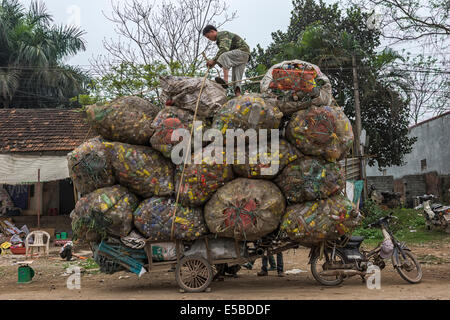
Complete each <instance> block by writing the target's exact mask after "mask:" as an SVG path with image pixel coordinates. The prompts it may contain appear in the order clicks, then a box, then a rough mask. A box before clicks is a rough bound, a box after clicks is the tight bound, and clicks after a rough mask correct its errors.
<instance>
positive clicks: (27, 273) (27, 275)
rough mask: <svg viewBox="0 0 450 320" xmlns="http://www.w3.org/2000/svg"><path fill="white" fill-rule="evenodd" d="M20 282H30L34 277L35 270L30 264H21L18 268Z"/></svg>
mask: <svg viewBox="0 0 450 320" xmlns="http://www.w3.org/2000/svg"><path fill="white" fill-rule="evenodd" d="M17 275H18V280H17V282H18V283H27V282H30V281H31V279H33V277H34V270H33V269H32V268H31V267H30V266H21V267H19V269H18V270H17Z"/></svg>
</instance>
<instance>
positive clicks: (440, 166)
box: [367, 113, 450, 179]
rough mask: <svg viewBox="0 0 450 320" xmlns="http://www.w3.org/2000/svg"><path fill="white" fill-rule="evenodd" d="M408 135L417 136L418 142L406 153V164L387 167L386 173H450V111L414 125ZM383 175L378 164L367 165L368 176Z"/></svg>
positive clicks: (399, 175) (398, 176) (395, 176)
mask: <svg viewBox="0 0 450 320" xmlns="http://www.w3.org/2000/svg"><path fill="white" fill-rule="evenodd" d="M408 136H409V137H417V142H416V143H415V144H414V145H413V149H412V152H411V153H409V154H407V155H405V158H404V161H405V165H403V166H393V167H389V168H386V172H385V173H384V175H387V176H394V179H397V178H401V177H403V176H407V175H416V174H422V173H429V172H436V173H437V174H438V175H449V174H450V148H449V142H450V113H448V114H446V115H443V116H442V117H439V118H436V119H434V120H431V121H427V122H424V123H422V124H419V125H417V126H414V127H412V128H411V129H410V132H409V134H408ZM422 160H426V168H422V166H421V161H422ZM381 175H383V173H382V172H380V171H379V170H378V168H377V166H374V167H369V166H368V167H367V176H381Z"/></svg>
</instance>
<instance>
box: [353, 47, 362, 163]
mask: <svg viewBox="0 0 450 320" xmlns="http://www.w3.org/2000/svg"><path fill="white" fill-rule="evenodd" d="M352 67H353V88H354V95H355V124H356V130H355V131H354V134H355V149H356V150H355V153H356V156H357V157H359V156H361V149H360V148H361V141H360V137H361V104H360V102H359V84H358V71H357V70H356V57H355V55H353V56H352Z"/></svg>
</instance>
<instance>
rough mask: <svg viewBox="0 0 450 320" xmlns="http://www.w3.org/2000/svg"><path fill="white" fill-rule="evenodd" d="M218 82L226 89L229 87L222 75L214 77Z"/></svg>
mask: <svg viewBox="0 0 450 320" xmlns="http://www.w3.org/2000/svg"><path fill="white" fill-rule="evenodd" d="M214 80H215V81H216V82H217V83H218V84H221V85H222V87H223V88H224V89H228V84H227V83H226V82H225V80H223V79H222V78H221V77H216V78H215V79H214Z"/></svg>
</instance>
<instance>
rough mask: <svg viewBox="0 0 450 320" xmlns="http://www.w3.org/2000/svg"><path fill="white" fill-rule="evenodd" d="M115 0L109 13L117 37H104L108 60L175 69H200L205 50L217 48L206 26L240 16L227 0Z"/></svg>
mask: <svg viewBox="0 0 450 320" xmlns="http://www.w3.org/2000/svg"><path fill="white" fill-rule="evenodd" d="M111 1H112V2H111V4H112V13H111V14H110V15H106V14H105V16H106V17H107V19H108V20H110V21H111V22H113V23H114V25H115V31H116V33H117V34H118V39H109V40H104V41H103V45H104V47H105V49H106V50H107V51H108V54H109V55H108V56H109V57H108V59H109V63H112V64H116V63H121V62H129V63H135V64H151V63H154V62H157V61H159V62H163V63H164V64H166V65H167V66H168V67H169V69H170V71H171V73H172V74H174V73H182V74H191V75H193V74H195V73H197V72H199V69H200V68H201V67H202V64H203V61H202V57H201V54H202V52H206V53H207V55H212V51H213V47H214V46H213V44H212V43H211V42H210V41H208V40H207V39H206V38H204V37H203V35H202V30H203V28H204V27H205V26H206V25H207V24H214V25H215V26H216V27H218V28H220V27H221V26H223V25H224V24H225V23H227V22H229V21H231V20H233V19H234V18H235V17H236V12H233V13H231V14H230V15H229V14H228V9H229V7H228V5H227V4H226V2H225V1H223V0H173V1H168V2H167V1H166V0H163V1H162V2H160V3H159V4H155V3H149V2H142V1H139V0H128V1H126V2H125V3H123V2H122V1H120V2H119V1H113V0H111ZM106 58H107V57H105V56H103V57H98V58H97V59H96V60H98V61H96V62H94V63H93V66H94V68H98V67H100V64H104V63H105V59H106ZM107 64H108V63H107ZM103 69H104V68H103ZM101 71H102V69H101V68H99V69H98V72H101Z"/></svg>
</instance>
